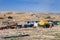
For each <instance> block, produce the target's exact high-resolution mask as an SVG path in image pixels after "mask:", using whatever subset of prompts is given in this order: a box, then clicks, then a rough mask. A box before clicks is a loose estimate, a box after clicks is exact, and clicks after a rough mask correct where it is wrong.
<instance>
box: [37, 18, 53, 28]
mask: <svg viewBox="0 0 60 40" xmlns="http://www.w3.org/2000/svg"><path fill="white" fill-rule="evenodd" d="M38 26H42V27H44V28H49V27H52V26H53V23H52V22H48V21H47V20H45V19H40V20H39V22H38Z"/></svg>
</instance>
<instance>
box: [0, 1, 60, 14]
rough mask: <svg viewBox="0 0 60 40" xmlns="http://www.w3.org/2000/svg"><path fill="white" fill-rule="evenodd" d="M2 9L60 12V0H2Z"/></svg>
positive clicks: (0, 9) (0, 2)
mask: <svg viewBox="0 0 60 40" xmlns="http://www.w3.org/2000/svg"><path fill="white" fill-rule="evenodd" d="M0 11H22V12H53V13H60V0H0Z"/></svg>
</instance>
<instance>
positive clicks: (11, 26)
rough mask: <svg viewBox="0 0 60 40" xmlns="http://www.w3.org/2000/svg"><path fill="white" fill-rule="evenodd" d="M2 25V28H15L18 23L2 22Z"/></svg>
mask: <svg viewBox="0 0 60 40" xmlns="http://www.w3.org/2000/svg"><path fill="white" fill-rule="evenodd" d="M2 25H3V26H1V27H0V29H8V28H11V29H13V28H15V26H16V23H15V22H2Z"/></svg>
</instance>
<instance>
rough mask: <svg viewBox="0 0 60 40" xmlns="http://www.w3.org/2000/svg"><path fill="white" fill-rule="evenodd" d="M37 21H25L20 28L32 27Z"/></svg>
mask: <svg viewBox="0 0 60 40" xmlns="http://www.w3.org/2000/svg"><path fill="white" fill-rule="evenodd" d="M36 22H38V21H25V22H24V23H23V24H22V27H33V26H34V23H36Z"/></svg>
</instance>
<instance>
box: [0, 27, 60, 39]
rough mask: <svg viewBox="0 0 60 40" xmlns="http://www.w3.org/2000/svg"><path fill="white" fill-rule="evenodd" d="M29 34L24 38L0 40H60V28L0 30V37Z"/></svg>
mask: <svg viewBox="0 0 60 40" xmlns="http://www.w3.org/2000/svg"><path fill="white" fill-rule="evenodd" d="M9 34H17V35H18V34H29V36H26V37H17V38H6V39H0V40H60V27H59V26H57V27H52V28H40V27H38V28H20V29H5V30H0V35H9Z"/></svg>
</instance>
